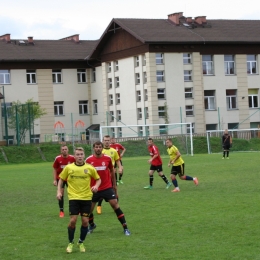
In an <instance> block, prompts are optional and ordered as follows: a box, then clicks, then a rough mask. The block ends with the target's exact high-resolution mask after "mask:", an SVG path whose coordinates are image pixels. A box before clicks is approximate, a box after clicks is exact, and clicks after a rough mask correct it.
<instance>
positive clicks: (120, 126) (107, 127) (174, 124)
mask: <svg viewBox="0 0 260 260" xmlns="http://www.w3.org/2000/svg"><path fill="white" fill-rule="evenodd" d="M178 125H179V126H181V125H183V126H187V127H188V128H189V132H190V133H189V134H183V135H186V136H189V137H190V149H191V151H190V154H191V156H193V133H192V123H172V124H146V125H109V126H100V132H99V137H100V140H103V130H105V129H111V128H114V129H116V128H132V127H136V128H138V127H150V126H151V127H153V126H178ZM185 132H186V128H185ZM169 135H170V134H169ZM143 137H145V136H143ZM151 137H152V136H151ZM165 137H167V134H165ZM119 138H127V137H125V136H122V137H119Z"/></svg>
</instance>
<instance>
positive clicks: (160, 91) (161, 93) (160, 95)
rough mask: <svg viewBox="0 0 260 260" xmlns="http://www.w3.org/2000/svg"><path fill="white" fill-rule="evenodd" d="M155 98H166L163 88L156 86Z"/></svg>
mask: <svg viewBox="0 0 260 260" xmlns="http://www.w3.org/2000/svg"><path fill="white" fill-rule="evenodd" d="M157 98H158V99H166V89H165V88H157Z"/></svg>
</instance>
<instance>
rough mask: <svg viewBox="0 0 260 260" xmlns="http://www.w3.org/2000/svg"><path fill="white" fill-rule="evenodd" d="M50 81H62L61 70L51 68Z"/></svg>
mask: <svg viewBox="0 0 260 260" xmlns="http://www.w3.org/2000/svg"><path fill="white" fill-rule="evenodd" d="M52 82H53V83H62V75H61V70H52Z"/></svg>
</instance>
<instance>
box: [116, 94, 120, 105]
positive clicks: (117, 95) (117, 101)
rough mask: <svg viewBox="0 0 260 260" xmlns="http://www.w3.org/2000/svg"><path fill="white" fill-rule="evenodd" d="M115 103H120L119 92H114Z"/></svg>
mask: <svg viewBox="0 0 260 260" xmlns="http://www.w3.org/2000/svg"><path fill="white" fill-rule="evenodd" d="M116 104H117V105H119V104H120V93H116Z"/></svg>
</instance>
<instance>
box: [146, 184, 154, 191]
mask: <svg viewBox="0 0 260 260" xmlns="http://www.w3.org/2000/svg"><path fill="white" fill-rule="evenodd" d="M152 188H153V186H151V185H148V186H145V187H144V189H146V190H151V189H152Z"/></svg>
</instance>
